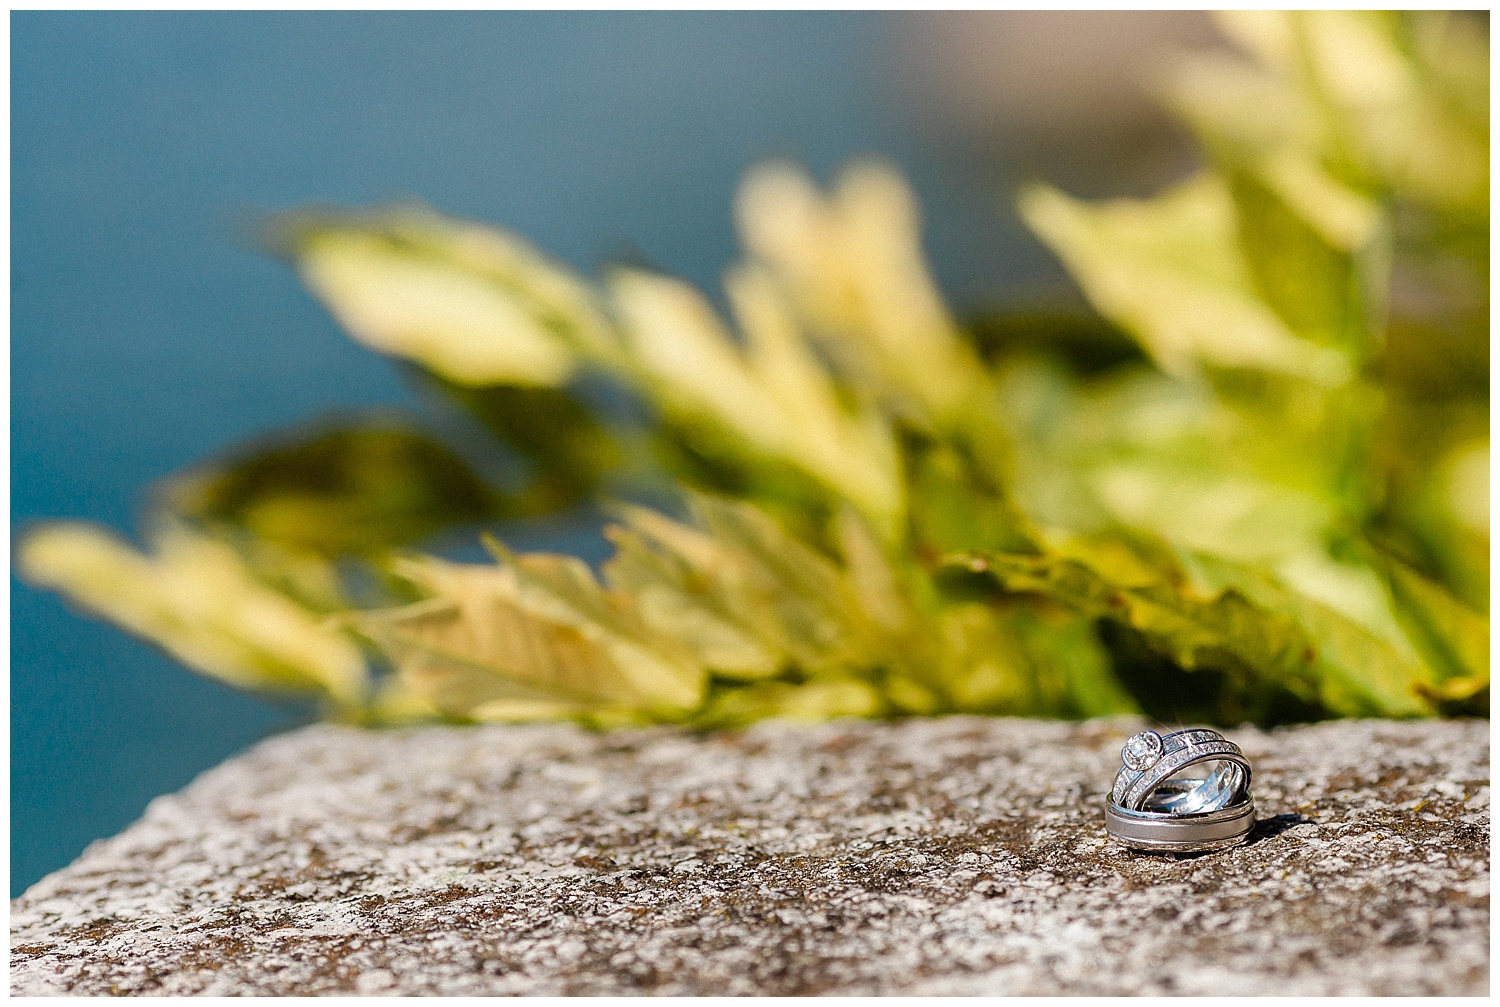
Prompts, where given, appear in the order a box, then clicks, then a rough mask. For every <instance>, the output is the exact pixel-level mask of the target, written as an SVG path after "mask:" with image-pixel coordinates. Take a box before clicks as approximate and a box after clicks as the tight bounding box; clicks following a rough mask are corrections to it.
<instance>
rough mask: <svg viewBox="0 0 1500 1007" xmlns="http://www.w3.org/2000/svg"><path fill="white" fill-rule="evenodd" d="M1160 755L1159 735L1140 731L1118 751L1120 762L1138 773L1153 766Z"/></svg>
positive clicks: (1153, 732)
mask: <svg viewBox="0 0 1500 1007" xmlns="http://www.w3.org/2000/svg"><path fill="white" fill-rule="evenodd" d="M1161 753H1162V743H1161V735H1159V734H1157V733H1156V732H1155V731H1142V732H1141V733H1140V734H1137V735H1134V736H1132V737H1131V739H1130V740H1129V741H1127V742H1125V747H1124V748H1122V749H1120V761H1122V762H1124V763H1125V765H1126V766H1127V767H1129V768H1130V769H1133V770H1135V771H1136V772H1137V773H1139V772H1142V771H1144V770H1147V769H1150V768H1151V767H1152V766H1153V765H1155V764H1156V760H1157V759H1160V758H1161Z"/></svg>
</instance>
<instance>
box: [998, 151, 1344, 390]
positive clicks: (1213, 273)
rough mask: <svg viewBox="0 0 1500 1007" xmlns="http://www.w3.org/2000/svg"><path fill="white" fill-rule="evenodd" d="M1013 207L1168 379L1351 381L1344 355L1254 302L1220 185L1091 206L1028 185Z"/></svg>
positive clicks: (1207, 179) (1190, 184) (1201, 184)
mask: <svg viewBox="0 0 1500 1007" xmlns="http://www.w3.org/2000/svg"><path fill="white" fill-rule="evenodd" d="M1020 209H1021V215H1022V217H1023V218H1024V219H1025V220H1026V222H1027V224H1029V225H1030V226H1031V228H1032V230H1034V231H1035V232H1036V233H1037V234H1038V235H1040V236H1041V238H1042V239H1043V240H1044V241H1045V242H1046V243H1047V244H1048V245H1049V246H1050V247H1051V248H1052V250H1053V251H1054V252H1056V253H1057V255H1058V256H1059V257H1060V258H1061V259H1062V260H1063V262H1064V263H1065V264H1066V265H1067V266H1068V269H1069V271H1070V272H1072V274H1073V275H1074V277H1075V278H1076V279H1077V280H1078V282H1079V283H1080V284H1081V285H1082V287H1083V289H1084V292H1085V293H1086V294H1087V295H1088V296H1089V299H1090V301H1092V302H1093V304H1094V306H1095V307H1096V308H1098V309H1099V311H1100V312H1101V313H1102V314H1104V315H1105V316H1106V317H1108V318H1110V319H1111V320H1113V321H1114V322H1116V323H1117V324H1119V325H1120V326H1122V327H1123V328H1125V329H1126V330H1127V331H1129V332H1131V333H1132V334H1133V335H1135V337H1136V338H1137V339H1138V340H1140V342H1141V345H1142V346H1143V347H1144V348H1145V349H1146V351H1147V353H1149V354H1150V355H1151V357H1152V359H1153V360H1155V361H1156V362H1157V363H1158V364H1159V365H1160V366H1161V367H1162V368H1163V369H1164V370H1166V371H1168V372H1169V373H1173V374H1178V375H1187V374H1192V373H1194V372H1196V371H1197V370H1199V369H1200V368H1201V367H1202V366H1203V365H1214V366H1218V367H1251V368H1260V369H1264V370H1269V371H1273V372H1279V373H1285V374H1291V375H1296V376H1300V377H1304V378H1311V379H1314V380H1316V381H1318V382H1320V383H1324V384H1329V385H1335V384H1339V383H1341V382H1343V381H1345V380H1347V379H1348V377H1349V376H1350V369H1349V362H1348V360H1347V359H1346V358H1345V357H1344V356H1343V354H1341V353H1338V352H1336V351H1334V350H1331V349H1329V348H1327V347H1322V346H1318V345H1317V344H1315V343H1311V342H1308V341H1307V340H1304V339H1301V338H1299V337H1298V336H1297V335H1296V334H1295V333H1293V332H1292V331H1291V330H1290V329H1289V328H1288V327H1287V325H1286V323H1285V322H1283V321H1282V320H1281V319H1280V318H1279V317H1278V316H1277V315H1276V313H1275V312H1274V311H1272V310H1271V309H1270V308H1269V307H1267V306H1266V305H1265V304H1264V303H1263V302H1262V301H1261V300H1260V299H1259V297H1258V296H1257V294H1256V291H1255V287H1254V284H1253V282H1252V279H1251V276H1250V273H1249V271H1248V269H1247V267H1246V265H1245V263H1244V260H1243V258H1242V257H1241V255H1240V252H1239V248H1238V245H1237V241H1236V225H1235V209H1234V202H1233V199H1232V197H1231V195H1230V193H1229V191H1228V189H1227V188H1226V186H1225V184H1224V183H1223V181H1222V180H1220V179H1219V178H1216V177H1214V176H1213V175H1209V174H1203V175H1199V176H1198V177H1196V178H1194V179H1191V180H1189V181H1187V182H1184V183H1182V184H1181V185H1179V186H1177V187H1176V188H1174V189H1172V190H1170V191H1168V192H1166V193H1164V194H1163V195H1161V196H1158V197H1156V198H1154V199H1150V200H1113V201H1110V202H1107V203H1103V204H1097V205H1087V204H1083V203H1080V202H1077V201H1075V200H1072V199H1069V198H1068V197H1067V196H1064V195H1063V194H1062V193H1060V192H1057V191H1056V190H1055V189H1051V188H1047V187H1045V186H1033V187H1031V188H1029V189H1027V190H1025V191H1024V192H1023V193H1022V194H1021V198H1020Z"/></svg>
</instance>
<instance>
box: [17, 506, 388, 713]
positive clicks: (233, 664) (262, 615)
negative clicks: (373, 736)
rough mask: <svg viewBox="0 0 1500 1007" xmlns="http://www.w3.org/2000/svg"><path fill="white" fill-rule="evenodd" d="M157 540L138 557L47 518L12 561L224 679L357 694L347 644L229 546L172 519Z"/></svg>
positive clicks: (121, 545) (99, 532) (108, 539)
mask: <svg viewBox="0 0 1500 1007" xmlns="http://www.w3.org/2000/svg"><path fill="white" fill-rule="evenodd" d="M156 546H157V552H156V555H154V556H146V555H143V554H141V553H139V552H137V551H136V550H134V549H132V548H131V547H130V546H129V545H128V544H126V543H125V542H123V541H121V540H120V539H118V538H116V537H115V536H114V535H112V534H110V533H109V532H106V531H104V530H103V529H100V528H97V527H94V526H91V525H86V524H73V523H67V524H53V525H47V526H44V527H41V528H38V529H36V530H34V531H32V532H30V533H29V534H27V535H26V536H25V538H24V539H23V541H22V543H21V548H20V555H19V566H20V569H21V573H22V575H23V576H24V577H25V578H26V579H27V580H28V581H30V582H31V583H33V584H36V585H38V586H41V587H48V588H52V589H54V590H57V591H60V592H61V593H62V594H63V595H65V596H66V597H67V598H69V599H70V600H72V601H74V602H76V603H77V604H79V605H81V606H83V607H84V608H87V609H89V610H91V611H93V612H96V613H98V614H99V615H101V616H103V617H104V618H106V619H108V620H110V621H111V622H114V623H116V624H117V625H119V626H121V627H122V628H124V629H127V630H129V631H130V632H132V633H135V634H136V635H138V636H141V637H144V638H145V639H147V640H150V641H151V642H153V643H155V644H157V645H158V646H160V647H162V649H164V650H166V651H167V652H168V653H169V654H171V655H172V656H173V657H175V658H177V659H178V660H180V661H182V662H183V663H184V664H186V665H188V666H189V667H192V668H195V669H196V670H198V671H201V672H203V673H204V674H207V675H210V676H212V677H214V678H218V679H221V680H223V681H225V682H228V683H230V684H231V685H236V686H239V687H241V688H248V689H290V690H314V691H318V692H323V693H326V694H327V695H328V696H330V697H331V698H333V699H334V700H335V701H337V702H339V703H340V704H343V705H345V706H353V705H357V704H358V703H359V702H360V701H361V699H362V696H363V693H364V688H365V675H366V670H365V665H364V661H363V659H362V658H361V657H360V654H359V650H358V649H357V648H356V647H355V646H354V644H353V643H351V642H350V641H349V640H347V639H345V638H344V636H343V635H342V634H340V633H339V632H338V631H337V630H335V629H333V628H331V627H330V626H329V625H327V623H326V622H325V621H324V620H323V619H321V618H320V617H319V616H318V615H316V614H315V613H313V612H311V611H309V610H307V609H305V608H303V607H302V606H300V605H298V604H297V603H295V602H294V601H292V600H291V599H290V598H288V597H287V596H285V595H283V594H281V593H279V592H277V591H274V590H272V589H271V588H270V587H267V586H266V585H265V584H263V583H261V582H260V581H258V580H257V579H256V578H255V577H254V576H253V575H252V574H251V572H250V570H249V568H248V567H247V566H246V564H245V562H244V560H243V559H242V558H241V557H240V556H239V554H238V553H236V552H235V550H234V549H232V548H231V547H229V546H228V545H226V544H224V543H223V542H218V541H215V540H213V539H210V538H207V537H204V536H201V535H197V534H194V533H192V532H189V531H187V530H185V529H183V528H180V527H170V528H168V529H166V530H165V531H164V532H163V533H162V534H161V535H160V536H159V538H158V541H157V543H156Z"/></svg>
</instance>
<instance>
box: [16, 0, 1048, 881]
mask: <svg viewBox="0 0 1500 1007" xmlns="http://www.w3.org/2000/svg"><path fill="white" fill-rule="evenodd" d="M11 24H12V28H11V45H12V159H13V160H12V191H11V198H12V204H11V205H12V246H11V248H12V274H11V281H12V316H11V320H12V417H11V422H12V428H11V429H12V463H11V464H12V469H11V475H12V493H13V496H12V512H13V521H14V524H15V526H16V527H21V526H24V525H25V524H26V523H27V522H29V521H32V520H34V519H37V518H40V517H81V518H87V519H91V520H95V521H101V522H104V523H106V524H108V525H111V526H114V527H116V528H118V529H121V530H123V531H133V521H134V516H135V513H136V511H137V509H138V507H139V505H140V504H141V502H142V499H143V491H144V489H145V487H146V486H147V485H148V484H149V483H151V482H152V481H153V480H155V479H158V478H160V477H161V476H163V475H166V474H167V473H170V472H172V471H173V470H175V469H178V468H181V467H183V466H185V465H187V464H189V463H191V462H193V461H195V460H198V459H200V458H202V457H204V456H206V455H209V454H211V453H213V452H215V451H216V450H220V449H222V448H224V447H226V446H227V445H230V444H232V443H234V442H235V441H237V440H241V439H244V438H246V437H249V436H253V435H256V434H261V433H265V432H267V431H270V430H274V429H276V428H278V427H281V426H284V425H287V424H292V423H296V422H299V421H303V420H306V419H308V418H310V417H313V416H316V415H318V414H320V413H323V412H326V411H328V410H332V409H337V408H348V407H363V406H370V405H379V404H400V403H403V402H408V401H409V400H410V397H409V394H408V393H407V391H406V390H405V389H404V388H403V386H402V385H401V383H400V382H399V381H398V379H397V377H396V375H395V373H394V371H393V369H392V368H391V367H390V365H389V364H387V363H386V362H385V361H383V360H381V359H380V358H378V357H376V356H375V355H373V354H370V353H368V352H366V351H364V350H361V349H359V348H357V347H355V346H354V345H352V344H351V343H350V342H349V341H348V340H346V339H345V338H344V337H342V336H341V335H340V334H339V333H338V332H337V330H336V329H335V327H334V326H333V325H332V323H331V322H330V321H329V320H328V318H327V317H326V316H325V315H324V313H323V312H322V311H321V310H320V309H319V308H318V307H317V306H316V305H315V304H314V303H312V302H311V301H310V300H309V298H308V297H307V296H306V294H304V293H303V292H302V290H301V288H300V287H299V286H298V284H297V283H296V281H295V279H294V278H293V277H292V275H291V274H290V272H289V271H288V270H287V269H286V268H285V267H284V266H282V265H281V264H279V263H277V262H274V261H272V260H270V259H267V258H265V257H264V256H262V255H261V254H259V253H258V252H257V251H256V250H255V249H254V247H253V241H252V240H251V239H250V238H249V237H247V235H249V234H250V233H251V231H252V230H253V223H254V221H255V220H256V219H257V218H258V216H259V215H262V214H264V213H266V212H268V211H272V210H277V209H282V208H285V207H288V206H293V205H298V204H305V203H310V202H338V203H367V202H375V201H382V200H388V199H393V198H404V197H412V196H415V197H419V198H421V199H424V200H426V201H428V202H430V203H432V204H433V205H435V206H437V207H439V208H440V209H443V210H446V211H449V212H453V213H457V214H463V215H468V216H473V217H476V218H481V219H485V220H489V221H494V222H498V223H503V224H506V225H508V226H511V227H514V228H516V229H518V230H520V231H522V232H524V233H525V234H527V235H529V236H531V237H532V238H533V239H534V240H535V241H537V242H538V243H539V244H540V245H541V246H542V247H543V248H545V249H546V250H548V251H550V252H552V253H553V254H556V255H558V256H561V257H562V258H564V259H566V260H569V261H571V262H573V263H574V264H576V265H578V266H580V267H584V268H593V267H595V266H597V265H598V264H599V263H600V262H602V261H604V260H606V259H609V258H611V257H614V256H618V255H620V254H632V255H637V256H640V257H643V258H644V259H645V260H647V261H649V262H651V263H654V264H655V265H657V266H659V267H661V268H663V269H666V270H669V271H671V272H674V273H678V274H681V275H685V276H687V277H688V278H690V279H692V280H694V281H695V282H697V283H699V284H705V285H707V284H712V283H714V282H715V280H716V277H717V276H718V274H719V271H720V270H721V269H722V267H723V266H724V265H725V264H726V263H727V262H728V261H729V260H730V259H731V257H732V256H733V240H732V234H731V230H730V220H729V213H730V209H729V208H730V198H731V194H732V192H733V189H734V185H735V182H736V179H737V178H738V176H739V174H740V172H741V171H742V169H743V168H744V167H745V166H746V165H747V164H749V163H751V162H753V161H754V160H756V159H758V158H761V157H764V156H767V155H776V154H779V155H789V156H792V157H796V158H799V159H801V160H802V161H804V162H805V163H807V164H808V165H809V166H810V167H811V168H812V169H813V170H814V171H815V172H817V173H819V174H820V175H823V176H824V177H826V176H827V174H828V172H829V171H830V170H831V169H832V168H833V167H835V166H836V165H837V164H838V163H840V162H841V161H843V160H845V159H846V158H848V157H850V156H852V155H855V154H858V153H861V152H868V151H877V152H882V153H884V154H886V155H888V156H890V157H892V158H893V159H894V160H895V161H896V162H897V163H898V164H899V165H901V166H902V167H903V168H904V169H905V170H906V171H907V172H908V174H909V175H910V176H911V177H912V178H913V179H914V181H915V183H916V185H917V188H918V191H919V193H920V194H921V196H922V197H923V200H924V203H925V204H926V205H927V208H928V213H929V218H930V226H929V235H930V244H931V246H932V249H933V251H934V253H935V258H936V261H937V264H938V268H939V274H940V277H941V278H942V280H943V282H944V284H945V286H946V287H948V288H949V289H950V290H951V291H956V292H958V293H959V294H960V295H962V296H965V297H968V298H970V299H972V298H973V297H975V296H978V295H980V294H982V293H983V292H985V291H994V290H1000V289H1004V288H1007V287H1013V286H1015V285H1016V284H1017V283H1018V282H1020V281H1021V280H1022V279H1024V277H1023V276H1022V274H1023V273H1025V272H1026V271H1027V270H1028V269H1034V258H1035V257H1034V253H1031V252H1030V251H1029V250H1028V249H1026V248H1024V247H1022V246H1021V245H1020V244H1018V243H1017V242H1016V241H1015V239H1014V237H1013V233H1014V232H1013V228H1011V229H1009V230H1008V229H1007V225H1004V224H1002V223H1000V218H1001V194H1000V193H998V192H989V191H986V190H984V189H983V188H982V187H979V186H976V185H974V184H972V183H968V184H966V183H963V182H960V181H955V180H953V179H952V178H951V177H950V175H949V174H948V173H947V172H946V171H945V170H944V168H943V166H942V163H941V161H940V159H939V158H938V157H937V156H936V155H935V154H933V153H931V152H930V151H928V150H927V149H926V146H925V143H926V141H924V140H922V139H920V136H921V135H923V134H922V133H921V131H920V130H919V129H917V128H915V127H914V126H913V124H912V123H911V122H910V121H908V120H907V118H906V117H904V116H903V115H902V114H901V113H899V112H898V111H896V109H898V108H899V107H900V105H901V103H900V101H899V96H898V95H896V94H895V93H894V85H893V83H892V81H893V79H894V75H893V74H892V73H891V72H890V67H891V58H890V57H891V53H892V46H893V45H894V44H895V35H896V32H895V31H894V28H895V25H896V22H894V21H892V20H890V19H888V18H886V17H884V16H881V15H868V14H712V15H680V14H641V15H636V14H630V15H616V14H517V13H462V14H441V15H411V14H384V13H382V14H303V13H271V14H261V13H216V14H184V13H169V14H160V13H123V14H121V13H116V14H101V13H35V12H32V13H17V14H14V15H13V16H12V22H11ZM1008 235H1011V237H1007V236H1008ZM561 542H562V544H563V545H565V546H571V547H572V548H575V549H577V550H580V551H582V552H584V553H586V554H587V553H590V552H591V551H595V550H597V542H596V541H595V540H594V539H592V538H591V537H589V536H588V535H581V536H574V537H572V538H567V537H564V538H563V539H561ZM553 544H554V545H555V544H557V543H555V542H554V543H553ZM11 615H12V639H11V658H12V665H11V732H12V733H11V745H12V762H11V767H12V768H11V773H12V776H11V787H12V789H11V844H12V846H11V853H12V860H11V888H12V892H13V893H14V892H19V891H20V890H22V889H24V888H25V887H26V886H28V885H29V884H31V883H32V882H33V881H35V880H36V879H37V878H39V877H40V876H41V875H42V874H44V873H46V872H47V871H50V870H53V869H55V868H57V867H60V866H62V865H63V864H65V863H66V862H67V861H68V860H70V859H71V858H72V857H74V856H75V855H76V854H77V853H78V852H79V851H80V850H81V849H82V848H83V846H84V845H85V844H87V843H88V842H89V841H91V840H93V839H96V838H99V837H101V836H106V835H110V834H112V833H114V832H116V831H118V830H119V829H120V828H121V827H123V826H124V825H125V824H127V823H128V822H129V821H130V820H131V819H133V818H135V817H136V816H137V815H139V814H140V812H141V810H142V809H143V808H144V806H145V804H146V802H147V801H148V800H150V799H151V798H152V797H154V796H156V795H157V794H161V793H165V792H167V791H170V790H173V789H175V788H177V787H179V786H181V785H182V784H184V783H186V782H187V781H188V780H189V779H190V778H191V777H192V776H193V775H195V774H196V773H198V772H200V771H201V770H203V769H205V768H207V767H209V766H211V765H213V764H214V763H216V762H218V761H220V760H221V759H223V758H224V757H225V756H228V755H230V754H231V753H233V752H235V751H237V750H239V749H242V748H243V747H244V746H246V745H247V744H249V743H250V742H252V741H254V740H255V739H257V738H259V737H262V736H264V735H265V734H267V733H269V732H272V731H275V730H278V729H283V728H285V727H287V726H289V725H292V724H294V723H296V722H298V718H299V717H300V716H301V714H300V713H299V712H298V711H295V710H289V709H278V708H276V707H273V706H271V705H269V704H267V703H264V702H262V701H260V700H256V699H251V698H247V697H245V696H242V695H239V694H237V693H235V692H233V691H231V690H229V689H227V688H224V687H221V686H218V685H216V684H214V683H212V682H208V681H206V680H204V679H201V678H199V677H197V676H194V675H192V674H189V673H188V672H186V671H184V670H182V669H180V668H178V667H177V666H175V665H174V664H173V663H172V662H171V661H170V660H168V659H167V658H165V657H163V656H161V655H159V654H157V653H156V652H155V651H152V650H151V649H149V648H147V647H146V646H144V645H142V644H140V643H138V642H136V641H134V640H132V639H130V638H127V637H126V636H124V635H122V634H120V633H119V632H117V631H115V630H113V629H111V628H108V627H106V626H103V625H100V624H98V623H95V622H92V621H88V620H85V619H80V618H78V617H77V616H75V615H73V614H72V613H70V612H69V611H67V610H66V609H65V608H64V607H63V606H62V605H61V604H60V603H59V602H58V600H57V599H56V598H55V597H53V596H50V595H45V594H38V593H36V592H34V591H32V590H30V589H28V588H27V587H25V586H24V585H22V584H20V583H18V582H15V581H13V582H12V604H11Z"/></svg>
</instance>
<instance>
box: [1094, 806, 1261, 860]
mask: <svg viewBox="0 0 1500 1007" xmlns="http://www.w3.org/2000/svg"><path fill="white" fill-rule="evenodd" d="M1254 825H1255V801H1254V800H1253V799H1252V798H1250V797H1249V796H1246V797H1245V799H1244V800H1242V801H1240V802H1238V803H1236V804H1231V805H1230V806H1229V807H1227V808H1220V809H1219V810H1217V811H1197V812H1191V813H1186V814H1185V813H1181V812H1160V811H1128V810H1126V809H1125V808H1122V807H1120V806H1119V805H1117V804H1115V803H1114V802H1113V801H1110V802H1109V803H1108V804H1107V805H1105V809H1104V828H1105V830H1106V831H1107V832H1108V833H1109V834H1110V835H1111V836H1112V837H1113V838H1114V839H1115V840H1116V841H1117V842H1119V843H1122V844H1123V845H1125V846H1128V847H1130V848H1131V849H1133V850H1147V851H1152V852H1158V853H1203V852H1206V851H1208V850H1222V849H1224V848H1225V847H1229V846H1235V845H1237V844H1239V843H1242V842H1244V841H1245V840H1246V839H1247V838H1248V837H1249V835H1250V830H1251V828H1253V827H1254Z"/></svg>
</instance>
